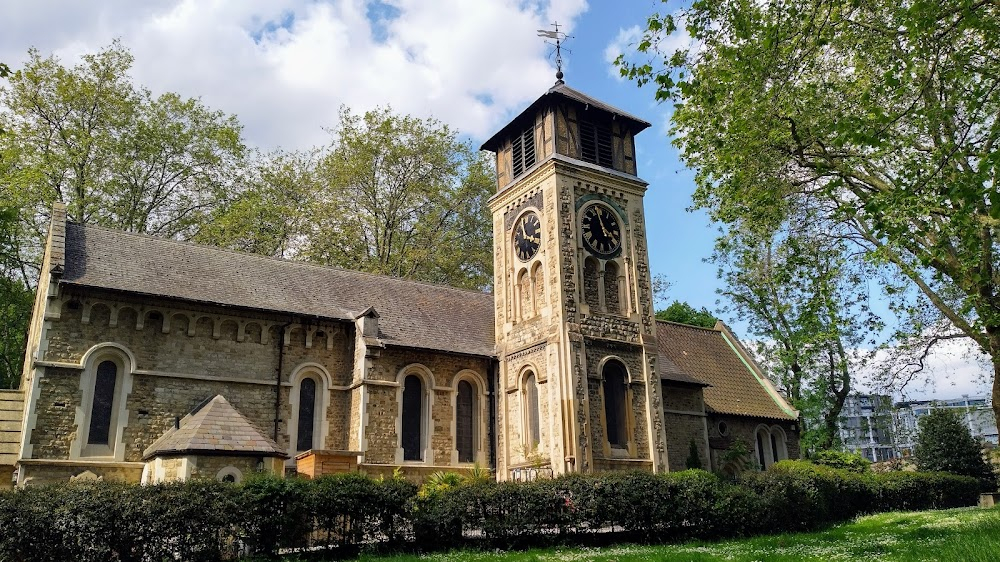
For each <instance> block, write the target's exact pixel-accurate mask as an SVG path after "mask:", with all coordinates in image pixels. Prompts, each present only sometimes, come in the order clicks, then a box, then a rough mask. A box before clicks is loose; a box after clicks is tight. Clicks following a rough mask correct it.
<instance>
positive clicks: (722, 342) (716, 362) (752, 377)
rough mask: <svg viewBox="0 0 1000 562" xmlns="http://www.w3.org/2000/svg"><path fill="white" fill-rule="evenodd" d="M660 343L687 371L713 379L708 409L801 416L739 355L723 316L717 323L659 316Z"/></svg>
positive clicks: (707, 391)
mask: <svg viewBox="0 0 1000 562" xmlns="http://www.w3.org/2000/svg"><path fill="white" fill-rule="evenodd" d="M727 338H729V339H730V340H731V342H729V341H727ZM656 343H657V347H658V348H659V352H660V355H661V356H664V357H666V358H668V359H669V360H670V361H672V362H673V363H674V365H676V366H677V367H678V368H679V369H680V370H681V371H682V372H683V373H686V374H688V375H689V376H692V377H694V378H696V379H699V380H701V381H704V382H705V383H708V384H709V385H711V386H709V387H707V388H705V391H704V393H705V394H704V396H705V409H706V410H707V411H708V412H710V413H720V414H732V415H738V416H754V417H763V418H771V419H780V420H794V419H796V418H797V417H798V416H797V413H795V411H794V410H792V409H791V408H790V407H789V406H788V404H787V403H786V402H785V401H784V399H783V398H781V397H780V396H779V395H778V394H777V391H776V390H775V389H774V387H773V385H771V383H770V382H769V381H767V380H766V378H765V377H764V375H763V372H762V371H760V368H759V367H757V366H756V365H755V364H754V363H753V362H752V359H750V358H749V357H745V358H744V357H742V356H741V355H740V353H739V351H737V350H738V349H740V348H741V346H740V344H739V342H738V341H736V338H735V337H733V336H732V334H731V333H729V330H728V329H726V328H725V325H724V324H722V323H721V322H719V323H718V324H716V327H715V328H699V327H697V326H688V325H686V324H677V323H674V322H664V321H662V320H657V322H656ZM730 343H732V345H730ZM744 359H745V360H746V362H744ZM782 406H784V408H783V407H782ZM785 408H788V410H785Z"/></svg>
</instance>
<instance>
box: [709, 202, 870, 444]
mask: <svg viewBox="0 0 1000 562" xmlns="http://www.w3.org/2000/svg"><path fill="white" fill-rule="evenodd" d="M810 215H811V212H810V211H808V210H803V209H799V210H797V211H796V214H795V216H794V218H793V219H792V220H790V221H788V222H787V223H785V224H782V225H781V226H780V227H779V228H777V229H774V230H766V229H765V230H764V231H762V232H754V231H749V230H745V229H744V230H737V229H733V230H730V231H729V232H728V233H727V234H726V236H724V237H722V238H720V239H719V240H718V242H717V243H716V251H715V254H714V255H713V258H712V260H713V261H714V262H715V263H716V264H717V265H719V277H720V278H721V279H722V280H724V281H725V285H724V287H725V288H723V289H721V290H720V291H719V292H720V294H721V295H722V296H723V297H725V298H726V300H727V301H728V302H729V303H730V305H731V308H729V309H727V310H729V311H732V312H734V313H735V314H736V315H738V316H739V317H740V318H743V319H745V320H746V321H747V322H748V323H749V327H750V332H751V333H752V334H754V335H755V336H756V337H757V342H756V350H757V353H758V355H759V356H760V357H761V358H762V359H763V362H764V364H765V365H766V366H767V371H768V372H769V373H770V374H771V376H772V377H773V378H774V379H775V383H776V384H778V386H779V387H781V388H782V389H783V390H784V391H785V393H786V395H787V396H788V397H789V399H790V400H791V402H792V404H793V405H794V406H795V407H796V408H797V409H798V410H799V411H801V412H802V417H803V419H802V425H803V432H802V441H803V445H804V446H805V447H806V448H808V449H810V450H823V449H830V448H832V447H833V446H834V445H835V441H836V439H837V435H838V431H837V430H838V420H839V417H840V413H841V411H842V410H843V406H844V402H845V401H846V400H847V396H848V395H849V394H850V391H851V385H852V373H855V372H858V371H859V370H861V369H862V368H863V367H864V366H865V364H866V363H867V362H868V361H870V360H871V359H872V358H873V357H874V354H875V351H876V350H877V349H878V347H877V346H876V345H875V344H876V337H877V334H878V332H879V331H880V330H881V329H882V327H883V324H882V322H881V320H880V319H879V318H878V317H877V316H876V315H875V314H873V313H872V311H871V309H870V307H869V304H868V299H869V296H868V291H867V285H866V281H867V279H870V278H872V277H873V276H874V274H875V272H874V268H872V267H870V266H868V265H866V264H865V263H864V262H862V261H857V260H852V259H851V258H850V256H849V255H848V247H847V244H846V243H845V242H844V241H843V240H842V239H841V238H839V237H837V236H830V235H829V234H831V233H817V232H812V231H811V230H810V227H809V226H808V225H809V224H811V221H810V220H809V217H810Z"/></svg>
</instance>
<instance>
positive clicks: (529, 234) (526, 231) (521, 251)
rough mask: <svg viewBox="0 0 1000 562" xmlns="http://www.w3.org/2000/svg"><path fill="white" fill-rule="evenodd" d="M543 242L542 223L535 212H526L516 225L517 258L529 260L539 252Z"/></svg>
mask: <svg viewBox="0 0 1000 562" xmlns="http://www.w3.org/2000/svg"><path fill="white" fill-rule="evenodd" d="M541 243H542V223H541V222H540V221H539V220H538V215H536V214H535V213H530V212H529V213H525V214H524V215H522V216H521V218H520V219H518V220H517V224H515V225H514V253H516V254H517V259H519V260H521V261H528V260H530V259H531V258H533V257H535V254H537V253H538V247H539V246H540V245H541Z"/></svg>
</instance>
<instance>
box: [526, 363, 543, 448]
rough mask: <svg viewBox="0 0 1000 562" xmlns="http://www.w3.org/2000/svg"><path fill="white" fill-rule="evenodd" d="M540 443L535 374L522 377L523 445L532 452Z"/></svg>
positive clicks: (530, 373)
mask: <svg viewBox="0 0 1000 562" xmlns="http://www.w3.org/2000/svg"><path fill="white" fill-rule="evenodd" d="M541 441H542V431H541V427H540V425H539V420H538V383H537V382H536V380H535V373H532V372H530V371H529V372H528V375H527V376H525V377H524V444H525V445H526V446H527V447H529V448H530V449H532V450H534V449H535V448H536V447H538V444H539V443H541Z"/></svg>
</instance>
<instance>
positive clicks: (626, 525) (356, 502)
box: [0, 461, 979, 562]
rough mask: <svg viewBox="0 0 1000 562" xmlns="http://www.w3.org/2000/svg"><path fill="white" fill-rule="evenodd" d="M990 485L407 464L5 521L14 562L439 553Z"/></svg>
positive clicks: (921, 476)
mask: <svg viewBox="0 0 1000 562" xmlns="http://www.w3.org/2000/svg"><path fill="white" fill-rule="evenodd" d="M978 487H979V484H978V482H977V481H976V480H975V479H974V478H970V477H966V476H957V475H953V474H945V473H916V472H894V473H887V474H876V473H870V472H869V473H864V474H859V473H856V472H849V471H847V470H843V469H836V468H831V467H829V466H822V465H816V464H812V463H809V462H805V461H782V462H779V463H776V464H775V465H774V466H772V467H771V469H769V470H768V471H766V472H749V473H744V474H743V475H742V476H741V477H740V478H739V479H738V480H736V481H735V482H732V481H729V480H724V479H721V478H720V477H718V476H716V475H713V474H710V473H708V472H705V471H702V470H686V471H683V472H676V473H668V474H649V473H643V472H618V473H605V474H596V475H595V474H588V475H581V474H574V475H568V476H562V477H559V478H555V479H550V480H538V481H535V482H501V483H497V482H492V481H483V479H462V478H458V479H456V478H453V477H451V476H447V475H444V476H442V477H440V478H436V479H434V481H433V482H431V483H429V484H428V486H425V487H424V488H423V489H422V491H421V493H419V494H418V493H417V487H416V486H415V485H413V484H411V483H409V482H407V481H406V480H404V479H403V478H401V477H394V478H390V479H378V480H373V479H371V478H368V477H367V476H364V475H362V474H358V473H353V474H342V475H336V476H327V477H322V478H319V479H317V480H300V479H294V478H292V479H279V478H275V477H267V476H259V477H254V478H250V479H248V480H247V481H245V482H244V483H243V484H238V485H227V484H221V483H219V482H215V481H212V480H195V481H190V482H186V483H176V484H161V485H155V486H135V485H126V484H115V483H106V482H96V483H87V484H65V485H53V486H40V487H32V488H28V489H24V490H16V491H11V492H3V493H0V526H2V527H3V528H5V529H8V532H6V533H4V534H2V535H0V560H20V561H26V562H28V561H53V562H54V561H88V562H89V561H97V560H101V561H103V560H110V561H145V560H193V561H203V560H204V561H207V560H219V559H232V558H235V557H236V556H237V555H240V554H243V553H245V552H247V551H249V552H250V553H251V554H258V555H263V556H271V557H273V556H276V555H277V553H278V552H279V551H280V550H281V549H285V548H292V549H294V548H300V547H312V548H327V547H341V548H343V547H349V548H351V549H355V548H361V547H364V548H377V547H379V546H381V545H396V546H398V545H399V544H400V543H402V542H403V541H410V542H411V543H412V544H414V545H416V546H418V547H419V548H420V549H423V550H436V549H443V548H453V547H469V546H480V547H489V548H493V547H501V548H509V547H525V546H535V545H547V544H555V543H580V542H584V541H591V540H600V541H608V540H621V539H627V540H636V541H644V542H651V543H660V542H670V541H679V540H689V539H715V538H726V537H736V536H744V535H752V534H760V533H775V532H789V531H798V530H808V529H814V528H816V527H819V526H822V525H826V524H830V523H836V522H839V521H844V520H848V519H851V518H853V517H855V516H857V515H859V514H863V513H868V512H874V511H890V510H902V509H913V510H916V509H933V508H949V507H958V506H965V505H974V504H975V502H976V500H977V499H978V491H979V488H978ZM609 530H610V531H612V532H610V533H609V532H605V531H609ZM597 531H601V532H600V534H597Z"/></svg>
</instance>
